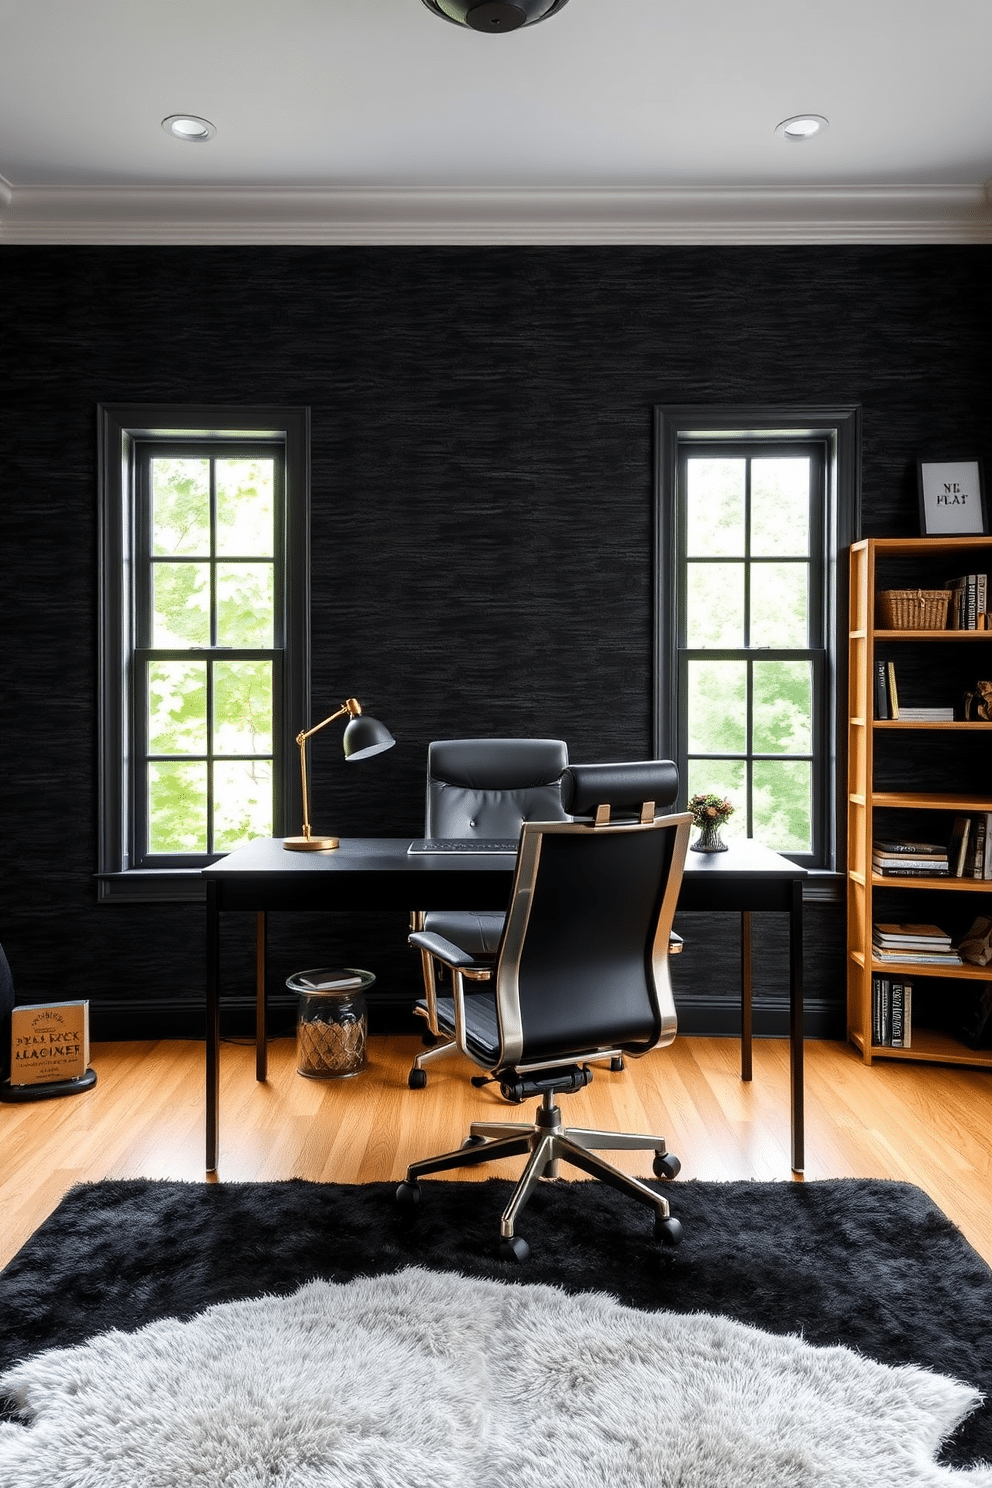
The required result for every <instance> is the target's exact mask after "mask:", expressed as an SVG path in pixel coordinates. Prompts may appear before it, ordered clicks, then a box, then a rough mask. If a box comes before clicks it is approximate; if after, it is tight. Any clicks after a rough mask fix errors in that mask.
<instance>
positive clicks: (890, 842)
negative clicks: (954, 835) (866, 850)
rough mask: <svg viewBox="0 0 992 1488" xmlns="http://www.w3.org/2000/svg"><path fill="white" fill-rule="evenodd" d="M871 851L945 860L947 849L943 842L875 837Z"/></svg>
mask: <svg viewBox="0 0 992 1488" xmlns="http://www.w3.org/2000/svg"><path fill="white" fill-rule="evenodd" d="M872 849H873V851H876V852H878V851H881V852H884V853H908V854H909V855H910V856H911V857H914V858H922V857H928V858H932V857H937V858H944V859H945V860H946V858H947V847H946V845H945V844H944V843H943V842H911V841H909V840H908V839H907V838H905V837H876V839H875V841H874V842H873V843H872Z"/></svg>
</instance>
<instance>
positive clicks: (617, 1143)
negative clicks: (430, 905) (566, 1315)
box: [396, 760, 692, 1260]
mask: <svg viewBox="0 0 992 1488" xmlns="http://www.w3.org/2000/svg"><path fill="white" fill-rule="evenodd" d="M677 788H678V772H677V770H676V767H675V765H674V764H672V763H671V761H668V760H648V761H639V762H634V763H630V764H625V765H573V766H571V767H570V768H569V769H567V770H566V771H565V775H564V777H563V781H562V806H563V808H564V810H565V811H566V812H567V813H569V814H571V815H572V816H574V817H576V818H578V819H577V820H573V821H551V822H525V823H524V825H523V828H522V829H521V837H520V848H519V852H518V854H517V866H516V874H515V877H514V884H513V891H512V895H511V899H510V905H509V909H508V911H507V917H506V922H505V924H504V926H503V932H502V935H501V938H500V944H499V948H498V951H497V954H496V958H495V962H493V961H492V960H490V959H488V958H487V959H483V958H480V957H476V956H473V955H471V954H470V953H468V952H467V951H465V950H463V949H462V948H461V947H459V946H458V945H455V944H453V943H452V942H450V941H447V940H445V939H443V938H442V937H441V936H440V935H439V934H437V933H436V932H432V931H430V930H421V931H415V932H414V933H413V934H412V935H411V936H410V940H411V943H412V944H413V945H415V946H416V947H417V948H418V949H419V950H421V951H423V952H426V953H427V954H428V955H430V956H432V957H434V958H436V959H437V960H438V961H440V962H442V963H443V964H444V965H445V966H447V967H448V968H449V969H450V971H451V975H452V997H451V999H450V1000H444V1001H443V1002H439V1006H438V1019H439V1026H440V1027H441V1028H442V1029H443V1030H445V1031H450V1032H451V1033H452V1034H453V1036H454V1039H455V1041H456V1043H457V1046H458V1048H459V1049H460V1050H461V1051H462V1052H463V1053H464V1054H466V1055H467V1056H468V1057H469V1059H471V1060H473V1061H474V1062H475V1063H476V1064H477V1065H479V1066H480V1067H481V1068H482V1069H485V1070H487V1071H488V1072H489V1074H490V1075H491V1077H492V1078H494V1079H496V1080H497V1081H498V1082H499V1085H500V1089H501V1091H502V1093H503V1095H504V1096H505V1097H506V1098H507V1099H508V1100H512V1101H521V1100H524V1099H526V1098H527V1097H529V1096H539V1097H540V1098H541V1104H540V1106H539V1107H538V1110H537V1113H536V1119H535V1121H534V1123H533V1124H532V1125H527V1124H521V1123H514V1122H489V1121H480V1122H473V1123H472V1126H471V1130H470V1133H469V1136H468V1137H467V1139H466V1141H465V1143H464V1144H463V1146H462V1147H460V1148H459V1149H458V1150H457V1151H452V1152H447V1153H444V1154H442V1155H441V1156H439V1157H434V1158H428V1159H426V1160H425V1161H422V1162H415V1163H412V1164H411V1165H410V1167H409V1168H408V1169H407V1173H406V1178H405V1180H404V1181H403V1183H401V1184H400V1186H399V1188H398V1189H397V1193H396V1198H397V1202H398V1203H400V1204H403V1205H407V1206H413V1205H416V1204H417V1203H418V1202H419V1201H420V1193H421V1190H420V1179H421V1178H422V1177H424V1176H426V1175H427V1174H429V1173H439V1172H443V1171H446V1170H448V1169H452V1168H459V1167H463V1166H465V1165H469V1164H471V1165H475V1164H477V1163H487V1162H490V1161H492V1160H493V1159H495V1158H500V1157H513V1156H518V1155H523V1154H526V1155H527V1164H526V1166H525V1168H524V1172H523V1176H522V1177H521V1179H520V1181H519V1183H518V1184H517V1187H516V1190H515V1192H514V1194H513V1197H512V1198H511V1200H510V1203H509V1204H508V1205H507V1207H506V1209H505V1210H504V1211H503V1215H502V1218H501V1221H500V1254H501V1256H502V1257H503V1258H505V1259H514V1260H523V1259H525V1258H526V1256H527V1255H528V1254H529V1247H528V1245H527V1242H526V1241H525V1240H524V1239H523V1238H522V1237H521V1236H520V1235H518V1234H517V1233H516V1221H517V1217H518V1215H519V1213H520V1211H521V1209H522V1208H523V1206H524V1205H525V1204H526V1202H527V1200H528V1198H529V1197H530V1195H531V1193H532V1192H533V1190H534V1188H535V1186H536V1185H537V1183H538V1181H539V1180H540V1179H541V1178H542V1177H543V1178H556V1177H557V1176H558V1164H559V1162H560V1161H562V1160H564V1161H565V1162H567V1163H571V1164H572V1165H574V1166H575V1167H577V1168H579V1169H580V1170H581V1171H583V1172H586V1173H589V1174H591V1175H592V1176H593V1177H594V1178H599V1179H601V1180H602V1181H603V1182H605V1183H608V1184H610V1185H611V1186H612V1187H614V1188H617V1189H619V1190H620V1191H621V1192H623V1193H627V1194H630V1195H631V1196H632V1197H633V1198H635V1199H637V1200H639V1201H640V1202H641V1203H643V1204H646V1205H648V1206H650V1207H651V1208H652V1209H653V1210H654V1214H655V1237H656V1238H657V1239H659V1240H660V1241H661V1242H662V1243H663V1244H666V1245H676V1244H678V1242H679V1240H680V1239H681V1234H682V1228H681V1225H680V1224H679V1222H678V1220H677V1219H674V1218H673V1217H672V1216H671V1214H670V1212H669V1206H668V1201H667V1199H666V1198H665V1197H664V1195H663V1194H662V1192H661V1191H660V1189H657V1188H652V1187H649V1186H648V1185H647V1184H645V1183H642V1182H641V1181H640V1180H638V1179H636V1178H632V1177H630V1176H629V1175H628V1174H626V1173H624V1172H621V1171H620V1169H618V1168H615V1167H614V1166H613V1165H612V1164H611V1163H608V1162H607V1161H606V1160H605V1159H604V1158H602V1157H600V1156H599V1155H598V1153H597V1152H596V1150H595V1149H597V1148H614V1149H628V1150H630V1149H644V1150H651V1151H653V1152H654V1159H653V1171H654V1175H655V1177H656V1178H665V1179H667V1178H674V1177H675V1175H676V1174H677V1173H678V1171H679V1166H680V1165H679V1162H678V1159H677V1158H675V1157H673V1156H672V1155H671V1154H670V1153H669V1152H668V1149H667V1146H666V1143H665V1139H664V1137H661V1136H649V1135H646V1134H635V1133H625V1132H606V1131H589V1130H585V1129H576V1128H569V1127H565V1126H564V1125H563V1124H562V1118H561V1112H560V1110H559V1108H558V1105H557V1102H556V1097H557V1096H558V1095H560V1094H564V1093H567V1092H570V1091H576V1090H580V1089H582V1088H583V1086H585V1085H587V1084H588V1083H589V1081H590V1080H591V1079H592V1070H591V1069H590V1068H589V1064H590V1063H591V1062H594V1061H602V1060H604V1059H610V1058H612V1057H615V1056H620V1057H624V1056H627V1055H630V1056H633V1057H639V1056H640V1055H643V1054H646V1053H648V1052H649V1051H650V1050H652V1049H657V1048H659V1047H661V1046H663V1045H665V1044H669V1043H671V1041H672V1039H673V1038H674V1037H675V1032H676V1017H675V1004H674V999H673V996H672V986H671V976H670V969H669V955H670V952H671V950H672V949H673V948H675V949H677V947H678V945H680V944H681V942H678V938H677V937H675V940H674V943H673V941H672V940H671V939H670V937H671V933H672V920H673V917H674V914H675V906H676V900H677V898H678V892H679V886H680V884H681V880H682V871H683V867H684V863H685V854H686V849H687V847H688V843H689V829H690V826H691V823H692V817H691V815H690V814H689V813H687V812H684V813H682V814H679V815H672V816H657V815H656V812H657V810H658V806H659V803H661V802H665V801H670V800H674V798H675V794H676V791H677ZM467 981H472V982H476V983H486V984H487V986H486V989H485V990H484V991H476V993H475V994H474V995H472V996H467V995H466V988H465V984H466V982H467ZM480 1192H482V1191H481V1190H480Z"/></svg>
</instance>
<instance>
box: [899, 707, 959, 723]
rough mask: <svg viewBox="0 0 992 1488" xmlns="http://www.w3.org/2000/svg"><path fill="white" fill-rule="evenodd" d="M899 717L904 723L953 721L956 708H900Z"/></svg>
mask: <svg viewBox="0 0 992 1488" xmlns="http://www.w3.org/2000/svg"><path fill="white" fill-rule="evenodd" d="M899 718H900V720H901V721H902V722H903V723H953V722H954V709H953V708H948V707H940V708H937V707H935V708H905V707H903V708H900V710H899Z"/></svg>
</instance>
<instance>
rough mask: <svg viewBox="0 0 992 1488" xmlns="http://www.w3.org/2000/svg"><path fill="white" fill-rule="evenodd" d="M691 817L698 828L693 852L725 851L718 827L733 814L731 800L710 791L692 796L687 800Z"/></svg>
mask: <svg viewBox="0 0 992 1488" xmlns="http://www.w3.org/2000/svg"><path fill="white" fill-rule="evenodd" d="M689 810H690V811H691V812H692V819H693V821H694V822H695V823H696V826H697V827H698V828H699V836H698V837H697V838H696V841H695V842H694V843H693V844H692V850H693V852H726V851H727V844H726V843H725V842H724V840H723V838H722V837H721V836H720V828H721V827H722V826H723V824H724V822H725V821H726V820H727V819H728V817H731V816H733V814H734V805H733V802H732V801H727V800H725V799H724V797H723V796H715V795H713V793H712V792H708V793H707V794H705V795H698V796H693V798H692V800H691V801H690V802H689Z"/></svg>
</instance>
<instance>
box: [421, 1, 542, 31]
mask: <svg viewBox="0 0 992 1488" xmlns="http://www.w3.org/2000/svg"><path fill="white" fill-rule="evenodd" d="M424 4H425V5H426V6H427V9H428V10H430V11H433V12H434V14H435V15H436V16H440V17H441V18H442V20H445V21H451V22H453V24H454V25H456V26H468V27H469V28H470V29H471V30H472V31H488V32H490V33H491V34H494V35H495V34H498V33H499V32H500V31H516V30H518V29H519V28H520V27H521V26H533V25H535V24H536V23H537V22H538V21H546V20H547V18H548V16H553V15H557V13H558V11H559V10H564V9H565V6H566V5H567V4H568V0H424Z"/></svg>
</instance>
